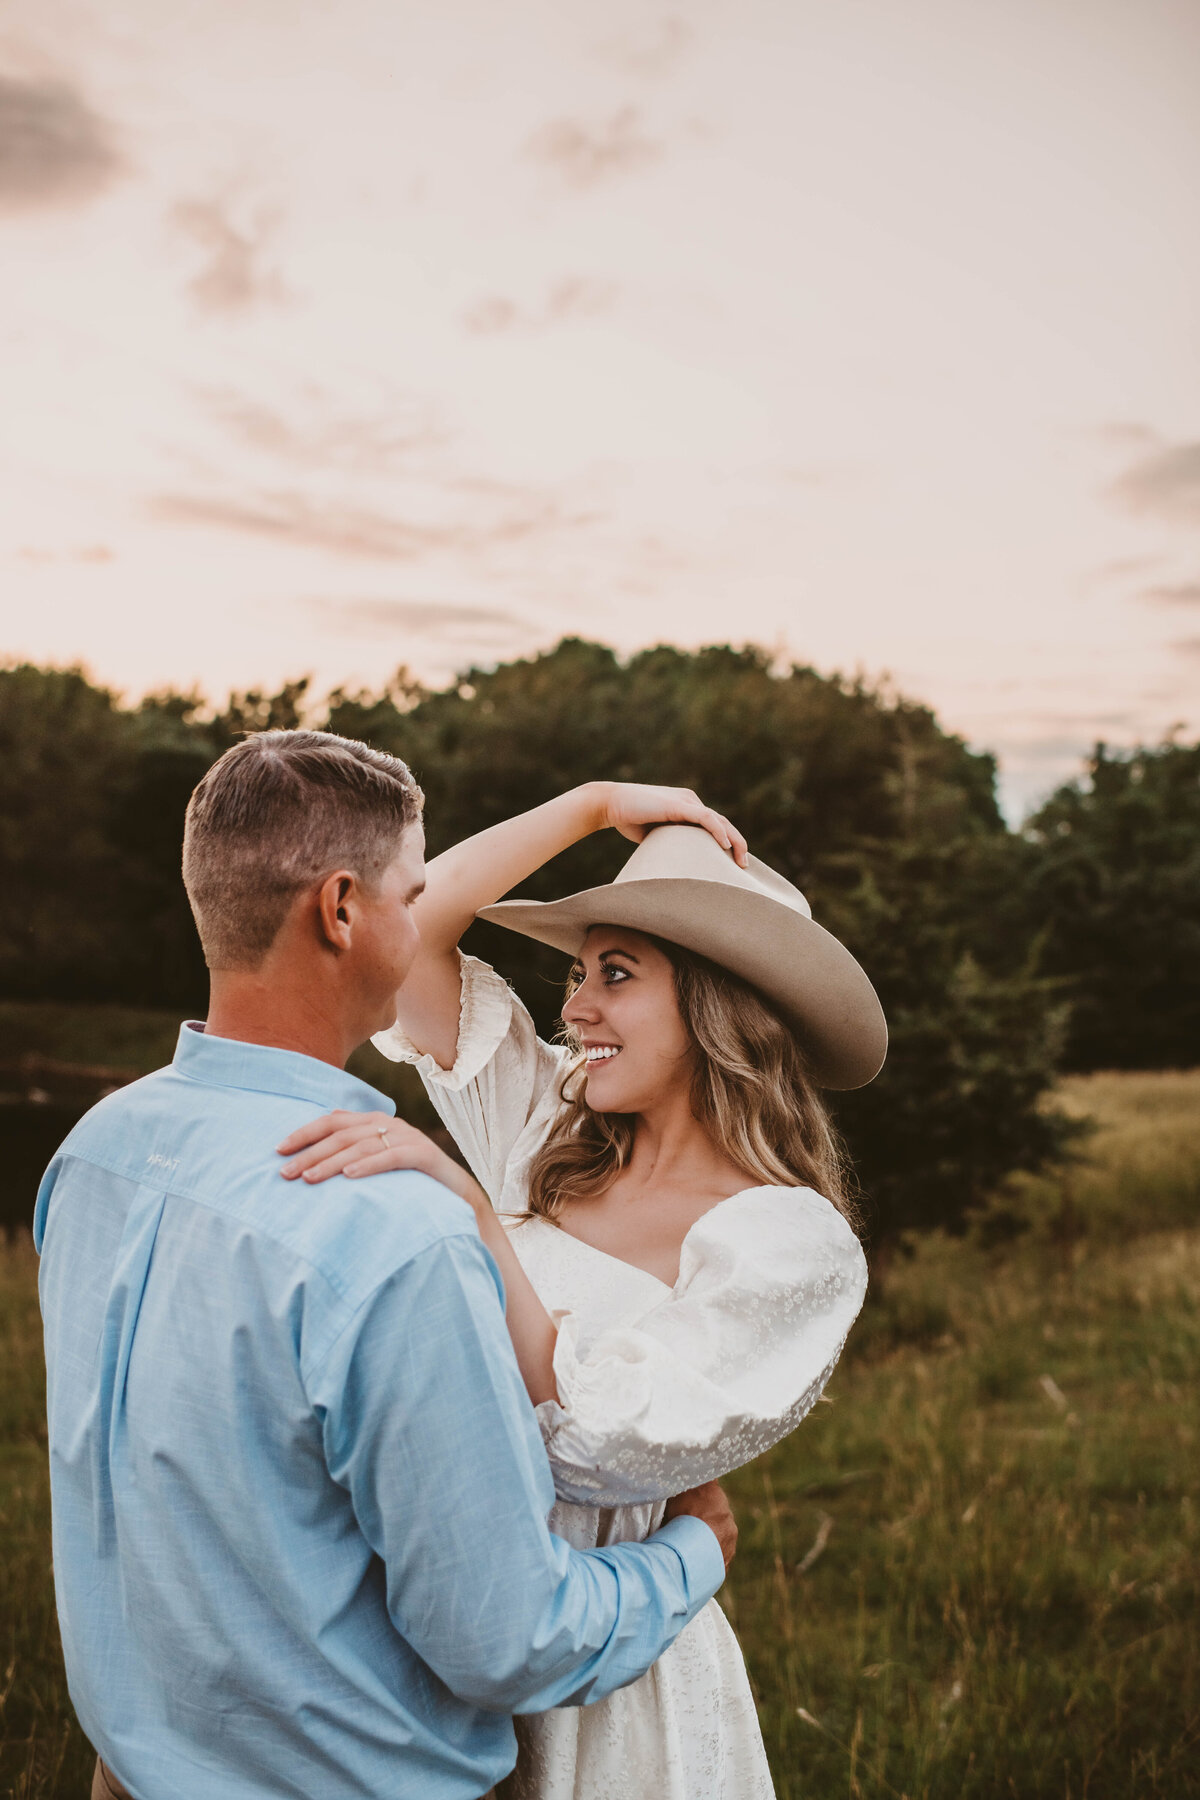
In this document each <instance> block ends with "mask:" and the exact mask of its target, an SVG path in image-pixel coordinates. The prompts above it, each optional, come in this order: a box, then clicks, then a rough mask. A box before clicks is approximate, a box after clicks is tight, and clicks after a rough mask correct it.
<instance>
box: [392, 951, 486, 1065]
mask: <svg viewBox="0 0 1200 1800" xmlns="http://www.w3.org/2000/svg"><path fill="white" fill-rule="evenodd" d="M458 963H459V969H460V972H461V980H462V999H461V1002H460V1006H459V1014H458V1042H457V1045H456V1047H455V1052H454V1063H453V1066H452V1067H451V1068H449V1069H443V1068H442V1066H441V1064H440V1063H438V1062H435V1061H434V1059H433V1057H432V1056H430V1055H429V1053H428V1051H425V1052H422V1051H420V1050H418V1049H417V1048H416V1046H415V1045H414V1044H413V1042H412V1040H411V1038H409V1037H408V1036H407V1035H406V1034H405V1033H404V1032H403V1031H402V1030H401V1028H400V1026H399V1024H398V1023H397V1024H395V1025H392V1026H391V1027H390V1028H389V1029H388V1030H387V1031H380V1032H377V1033H376V1034H375V1036H374V1037H373V1038H372V1039H371V1042H372V1043H373V1044H374V1046H375V1048H376V1049H377V1050H379V1051H381V1052H382V1054H383V1055H384V1056H386V1057H387V1058H388V1060H389V1061H390V1062H406V1063H411V1064H412V1065H413V1066H414V1068H415V1069H416V1071H417V1073H418V1075H420V1077H421V1079H422V1081H424V1082H427V1083H428V1084H429V1085H430V1086H432V1087H439V1088H446V1089H448V1090H449V1091H450V1092H451V1093H456V1092H457V1091H458V1090H459V1089H460V1088H464V1087H466V1086H467V1084H468V1082H471V1081H474V1080H475V1077H476V1076H477V1075H478V1074H479V1073H480V1071H481V1070H482V1069H484V1068H486V1067H487V1065H488V1063H489V1062H491V1060H492V1058H493V1056H495V1054H496V1051H497V1050H498V1049H499V1048H500V1045H501V1044H502V1043H503V1042H504V1040H505V1038H506V1037H507V1036H508V1028H509V1026H510V1024H511V1023H512V1009H513V992H512V989H511V988H510V987H509V985H508V983H507V982H506V981H505V979H504V977H503V976H502V975H497V973H496V971H495V969H493V968H491V967H489V965H488V964H487V963H485V962H480V961H479V959H478V957H475V956H467V955H465V954H464V953H463V951H461V950H460V951H459V953H458Z"/></svg>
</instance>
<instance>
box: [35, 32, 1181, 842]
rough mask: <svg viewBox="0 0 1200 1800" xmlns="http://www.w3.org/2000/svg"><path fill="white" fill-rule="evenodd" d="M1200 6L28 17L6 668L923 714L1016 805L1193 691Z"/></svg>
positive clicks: (143, 681)
mask: <svg viewBox="0 0 1200 1800" xmlns="http://www.w3.org/2000/svg"><path fill="white" fill-rule="evenodd" d="M1198 69H1200V9H1197V8H1196V7H1195V6H1194V5H1191V4H1188V3H1187V0H1139V4H1137V5H1130V4H1128V0H1126V3H1124V4H1121V3H1119V0H1096V4H1094V5H1092V6H1090V7H1089V8H1087V9H1079V8H1070V7H1067V6H1065V5H1063V4H1060V3H1058V0H1055V3H1053V4H1050V5H1047V4H1045V3H1044V0H1009V3H1008V4H1005V5H1004V6H992V7H989V8H974V7H973V8H968V7H964V6H962V5H954V4H950V0H909V4H907V5H905V6H896V5H894V4H887V3H886V0H854V3H852V4H847V5H842V6H838V7H822V6H817V5H815V4H809V3H808V0H798V3H795V4H785V3H784V0H741V4H738V5H736V6H735V5H733V4H732V0H696V3H695V4H686V5H683V6H681V7H679V8H677V9H675V10H674V11H673V12H670V13H664V14H656V13H652V12H648V11H647V10H646V9H645V8H643V7H638V6H633V5H629V4H625V3H622V4H619V5H611V6H609V7H606V8H604V9H597V8H593V7H588V8H585V7H583V6H579V5H575V4H561V3H560V4H555V5H550V4H543V3H539V0H514V4H512V5H510V6H506V7H502V8H501V7H494V6H484V5H480V4H477V3H476V0H452V3H451V4H442V5H438V6H434V5H432V4H419V3H415V0H407V3H405V4H399V5H397V4H382V3H381V0H339V3H337V4H335V3H334V0H287V3H286V4H284V3H283V0H238V3H237V4H233V3H232V0H208V3H207V4H203V5H202V4H199V0H125V3H124V4H122V5H120V6H108V5H105V4H102V3H101V0H13V4H10V5H9V6H8V7H6V9H5V11H4V13H3V15H2V18H0V269H2V270H3V278H2V279H0V358H2V361H0V465H2V470H3V478H2V481H0V608H2V623H3V633H2V636H0V654H3V655H5V656H9V657H19V658H30V659H33V660H36V661H39V662H49V661H53V662H69V661H75V660H82V661H83V662H85V663H86V664H87V666H88V667H89V668H90V669H91V671H92V672H93V673H94V675H95V676H96V677H97V678H99V679H102V680H104V681H106V682H108V683H110V684H112V685H114V686H116V687H117V688H119V689H122V690H124V691H125V692H126V693H127V694H129V695H136V694H139V693H141V692H143V691H145V690H146V689H149V688H155V687H161V686H164V685H167V684H171V685H174V686H176V687H183V688H187V687H190V686H192V685H198V686H199V687H201V688H203V689H204V690H205V691H207V692H208V693H209V694H211V695H213V696H215V697H223V695H224V694H225V693H226V692H227V691H228V689H229V688H230V687H232V686H238V687H246V686H250V685H262V684H268V685H271V684H278V683H279V682H281V681H282V680H283V679H284V678H286V677H288V676H293V675H297V674H303V673H309V672H311V673H312V674H313V675H314V676H315V678H316V680H317V683H318V685H319V686H330V685H332V684H334V683H348V684H351V685H357V684H360V683H361V684H366V685H369V686H374V687H378V686H380V685H382V683H383V681H384V680H385V679H386V677H387V676H388V675H389V674H390V673H391V672H392V671H393V670H394V669H395V667H396V666H397V665H398V664H399V663H407V664H408V665H410V666H411V667H412V668H413V669H414V671H415V672H416V673H417V674H419V675H421V676H423V677H424V678H426V679H428V680H432V681H442V680H445V679H446V678H448V676H449V675H450V674H452V673H453V672H454V671H456V670H458V669H461V668H464V667H466V666H467V665H469V664H470V663H472V662H475V663H489V662H495V661H496V660H499V659H503V658H507V657H510V656H514V655H521V654H526V653H528V652H530V651H533V650H536V649H538V648H541V647H545V646H548V645H550V644H552V643H553V642H555V641H556V640H557V639H558V638H559V637H560V636H562V635H563V634H565V633H571V634H577V635H580V636H586V637H595V638H599V639H602V640H604V641H605V642H609V643H612V644H614V645H615V646H617V647H618V648H619V649H622V650H626V651H627V650H632V649H634V648H636V647H638V646H640V645H644V644H647V643H652V642H656V641H660V640H670V641H673V642H676V643H679V644H681V645H685V646H694V645H697V644H700V643H704V642H712V641H731V642H734V643H741V642H745V641H754V642H758V643H762V644H764V645H766V646H768V647H769V648H773V649H775V650H777V651H778V653H779V654H780V655H781V656H783V657H791V658H793V659H795V660H797V661H800V662H812V663H814V664H815V665H816V666H817V667H818V668H821V669H823V670H832V669H841V670H844V671H846V672H848V673H852V672H854V671H856V670H859V669H861V670H862V671H864V672H865V673H866V674H867V675H868V676H871V677H878V676H882V675H884V674H885V673H886V674H888V675H890V677H891V678H892V680H893V681H894V682H895V684H896V685H897V686H898V687H899V688H900V689H901V690H903V691H905V692H907V693H909V694H912V695H914V696H916V697H918V698H921V699H924V700H927V701H928V702H929V703H930V704H931V705H933V706H934V707H935V708H936V709H937V711H938V713H939V715H940V716H941V718H942V720H943V721H944V723H945V724H946V725H947V726H948V727H949V728H950V729H952V730H955V731H959V732H961V733H962V734H964V735H965V736H966V737H967V738H968V739H969V740H970V741H971V742H972V743H973V744H976V745H978V746H980V747H988V748H992V749H995V750H997V751H998V752H999V753H1000V754H1001V757H1002V760H1003V768H1004V779H1005V791H1006V794H1007V797H1008V801H1009V805H1010V810H1012V811H1013V812H1014V814H1016V813H1019V812H1020V810H1021V809H1022V807H1023V806H1024V805H1025V804H1026V803H1027V802H1028V801H1029V800H1030V799H1032V798H1033V797H1036V796H1037V795H1038V794H1040V793H1041V792H1043V791H1044V790H1045V789H1046V788H1047V787H1048V786H1049V785H1050V784H1051V783H1052V782H1053V781H1054V780H1056V779H1059V778H1061V777H1062V776H1064V775H1065V774H1067V773H1070V772H1072V771H1073V770H1074V769H1075V767H1076V766H1077V764H1078V760H1079V757H1080V756H1081V754H1083V753H1084V752H1086V750H1087V749H1088V748H1089V747H1090V745H1091V743H1092V742H1093V740H1094V739H1096V738H1098V737H1100V738H1105V739H1107V740H1109V741H1110V742H1114V743H1127V742H1132V741H1135V740H1137V739H1155V738H1157V737H1159V736H1160V735H1161V734H1162V733H1163V732H1164V731H1166V730H1167V729H1168V728H1170V727H1171V726H1172V725H1174V724H1176V723H1182V724H1183V725H1184V726H1185V728H1187V729H1189V730H1192V731H1194V730H1195V729H1196V725H1197V713H1198V711H1200V709H1198V708H1197V705H1196V695H1197V691H1198V689H1200V330H1198V323H1197V322H1198V321H1200V242H1198V237H1197V233H1196V230H1195V218H1196V214H1197V201H1198V190H1200V104H1198V101H1200V93H1198V91H1197V90H1198V81H1200V77H1198V75H1197V70H1198Z"/></svg>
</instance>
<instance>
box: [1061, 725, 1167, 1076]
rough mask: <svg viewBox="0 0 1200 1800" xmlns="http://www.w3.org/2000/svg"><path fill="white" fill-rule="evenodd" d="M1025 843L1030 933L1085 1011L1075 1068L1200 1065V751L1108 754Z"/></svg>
mask: <svg viewBox="0 0 1200 1800" xmlns="http://www.w3.org/2000/svg"><path fill="white" fill-rule="evenodd" d="M1026 836H1027V838H1028V839H1029V843H1030V846H1031V851H1032V854H1031V857H1030V867H1029V871H1028V875H1027V889H1026V891H1027V906H1028V929H1029V931H1030V934H1031V935H1032V934H1033V933H1035V932H1036V933H1039V934H1040V936H1041V939H1042V951H1041V967H1042V969H1043V970H1044V971H1045V973H1046V974H1047V975H1049V976H1052V977H1054V978H1056V979H1057V980H1059V981H1060V982H1061V983H1062V984H1063V985H1064V989H1065V991H1066V992H1068V993H1069V994H1070V996H1071V998H1072V1000H1073V1008H1072V1016H1071V1023H1070V1029H1069V1034H1068V1040H1067V1051H1066V1055H1067V1060H1068V1062H1069V1064H1070V1066H1071V1067H1072V1068H1077V1069H1100V1068H1123V1069H1130V1068H1133V1069H1139V1068H1171V1067H1179V1068H1184V1067H1191V1066H1192V1065H1193V1064H1194V1063H1196V1062H1197V1061H1200V744H1190V745H1188V744H1177V743H1174V742H1166V743H1163V744H1160V745H1157V746H1155V747H1152V748H1139V749H1136V750H1132V751H1125V752H1114V751H1111V750H1109V749H1108V748H1107V747H1106V746H1105V745H1104V744H1098V745H1097V746H1096V749H1095V752H1094V754H1093V756H1092V758H1091V760H1090V761H1089V763H1088V767H1087V772H1086V775H1085V776H1084V777H1083V778H1082V779H1081V780H1078V781H1072V782H1068V783H1067V784H1066V785H1065V786H1063V787H1060V788H1059V789H1058V790H1057V792H1056V793H1054V794H1052V795H1051V796H1050V798H1049V799H1048V800H1047V801H1046V802H1045V804H1044V805H1043V806H1041V807H1040V808H1039V810H1038V811H1037V812H1036V813H1035V814H1034V816H1033V818H1032V819H1031V820H1030V821H1029V823H1028V825H1027V827H1026Z"/></svg>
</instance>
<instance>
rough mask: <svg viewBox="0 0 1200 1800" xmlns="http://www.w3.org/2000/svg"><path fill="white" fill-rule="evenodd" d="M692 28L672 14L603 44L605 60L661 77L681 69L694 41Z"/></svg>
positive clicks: (626, 70)
mask: <svg viewBox="0 0 1200 1800" xmlns="http://www.w3.org/2000/svg"><path fill="white" fill-rule="evenodd" d="M695 36H696V34H695V32H694V31H693V30H692V27H691V26H690V25H688V24H685V22H684V21H683V20H682V19H681V18H679V17H678V16H677V15H676V14H674V13H672V14H670V15H668V17H666V18H665V19H660V20H658V22H657V24H654V25H651V24H649V23H648V22H647V23H645V24H644V25H643V26H642V27H641V28H640V29H635V30H633V31H630V32H628V33H626V34H625V35H624V36H622V37H618V38H609V39H608V40H607V41H606V42H605V43H603V44H601V45H600V47H599V48H600V55H601V56H602V57H603V59H604V61H605V62H607V63H611V64H612V65H613V66H614V67H615V68H618V69H621V70H622V71H623V72H624V73H625V74H627V75H641V76H647V77H649V78H650V79H658V78H661V77H662V76H664V75H670V74H671V73H672V71H673V70H674V69H676V68H678V66H679V63H680V61H681V60H682V58H683V57H684V56H686V54H687V52H688V50H689V49H690V48H691V45H692V43H693V42H694V40H695Z"/></svg>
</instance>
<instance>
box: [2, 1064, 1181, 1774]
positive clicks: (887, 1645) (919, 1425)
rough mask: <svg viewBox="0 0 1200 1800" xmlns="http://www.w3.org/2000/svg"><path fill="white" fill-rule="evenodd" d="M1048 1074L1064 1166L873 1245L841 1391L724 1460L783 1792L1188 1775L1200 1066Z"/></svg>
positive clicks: (44, 1691) (31, 1550)
mask: <svg viewBox="0 0 1200 1800" xmlns="http://www.w3.org/2000/svg"><path fill="white" fill-rule="evenodd" d="M1063 1097H1064V1099H1065V1102H1066V1104H1067V1105H1069V1106H1070V1107H1072V1108H1073V1109H1075V1110H1079V1111H1081V1112H1084V1113H1087V1114H1090V1115H1091V1116H1093V1117H1095V1118H1096V1120H1097V1122H1098V1123H1097V1130H1096V1131H1095V1133H1094V1134H1093V1136H1092V1137H1091V1138H1090V1140H1089V1141H1088V1143H1087V1144H1086V1145H1085V1147H1084V1156H1085V1158H1086V1160H1085V1161H1082V1162H1081V1163H1079V1164H1078V1165H1077V1166H1076V1167H1075V1168H1073V1169H1072V1170H1070V1171H1069V1172H1068V1173H1067V1175H1066V1176H1065V1177H1063V1178H1060V1179H1057V1180H1051V1179H1044V1180H1039V1181H1025V1182H1021V1183H1015V1184H1013V1188H1012V1190H1011V1192H1010V1193H1008V1194H1007V1195H1006V1196H1004V1197H1002V1199H1001V1200H1000V1201H998V1202H997V1206H996V1208H995V1209H994V1211H993V1215H992V1216H991V1217H988V1218H985V1219H983V1220H982V1221H981V1222H980V1226H979V1229H978V1230H977V1231H976V1232H975V1234H974V1235H973V1236H972V1237H971V1238H968V1239H966V1240H963V1241H951V1240H947V1239H944V1238H941V1237H936V1236H935V1237H931V1238H928V1239H926V1240H924V1241H923V1242H922V1243H921V1244H919V1245H918V1246H917V1247H916V1249H915V1250H914V1253H913V1254H912V1256H911V1257H910V1258H901V1259H898V1260H897V1261H895V1262H894V1263H893V1264H892V1265H891V1267H890V1268H889V1271H888V1273H887V1277H886V1280H885V1281H884V1283H883V1284H882V1287H881V1288H879V1289H876V1290H874V1291H873V1292H872V1294H871V1295H870V1296H869V1297H868V1301H867V1306H866V1309H865V1312H864V1315H863V1318H862V1320H861V1322H860V1325H859V1327H858V1328H857V1329H856V1332H855V1334H854V1336H853V1338H852V1340H851V1345H850V1347H849V1349H848V1351H847V1354H846V1356H845V1358H844V1359H843V1363H842V1365H841V1368H840V1369H839V1371H838V1373H837V1376H836V1377H835V1380H834V1383H833V1385H832V1387H831V1390H830V1399H831V1402H832V1403H831V1404H830V1405H828V1406H820V1407H818V1408H817V1409H816V1412H815V1413H814V1415H813V1416H812V1417H811V1418H810V1419H809V1420H808V1421H807V1422H806V1423H805V1425H804V1426H803V1427H802V1428H801V1430H800V1431H799V1432H797V1433H796V1434H795V1436H794V1437H793V1438H792V1439H791V1440H790V1441H789V1442H787V1443H785V1444H783V1445H781V1446H780V1447H779V1448H778V1449H777V1450H776V1451H774V1452H773V1453H772V1454H771V1455H770V1456H768V1457H765V1458H763V1459H762V1460H761V1461H760V1462H759V1463H757V1464H755V1465H754V1466H752V1467H751V1468H749V1469H746V1470H743V1471H741V1472H740V1473H739V1474H738V1475H737V1476H735V1477H733V1478H732V1479H731V1481H730V1483H729V1486H730V1489H731V1492H732V1494H733V1497H734V1501H735V1504H736V1507H737V1510H738V1515H739V1519H740V1523H741V1542H740V1547H739V1554H738V1558H737V1561H736V1563H735V1564H734V1569H733V1574H732V1576H731V1579H730V1581H729V1582H728V1584H727V1586H726V1589H725V1592H724V1596H723V1598H724V1600H725V1603H726V1606H727V1608H728V1611H729V1613H730V1616H731V1617H732V1618H733V1620H734V1622H735V1625H736V1627H737V1629H738V1632H739V1635H740V1637H741V1639H742V1643H743V1646H744V1648H745V1650H746V1655H747V1661H748V1663H749V1666H750V1670H751V1675H752V1678H753V1680H754V1684H755V1687H756V1690H757V1693H758V1696H759V1700H760V1704H761V1710H762V1721H763V1729H764V1734H765V1737H766V1741H767V1746H768V1750H769V1753H770V1756H771V1760H772V1765H773V1768H774V1770H775V1776H776V1783H777V1787H778V1792H779V1795H780V1800H801V1796H803V1797H804V1800H833V1797H834V1796H839V1797H840V1796H856V1795H858V1796H869V1797H870V1800H875V1797H876V1796H879V1797H880V1800H895V1797H896V1796H901V1795H903V1796H907V1797H908V1800H951V1797H953V1800H971V1797H974V1796H978V1797H980V1800H982V1797H984V1796H986V1797H987V1800H993V1797H994V1796H1005V1797H1007V1800H1041V1797H1043V1796H1044V1797H1046V1800H1051V1797H1054V1800H1142V1797H1143V1796H1144V1797H1145V1800H1150V1797H1152V1796H1153V1797H1154V1800H1160V1797H1161V1800H1180V1797H1186V1796H1191V1795H1197V1794H1200V1679H1198V1677H1200V1642H1198V1636H1197V1625H1196V1620H1197V1616H1198V1608H1197V1600H1198V1598H1200V1596H1198V1593H1197V1588H1198V1585H1200V1584H1198V1579H1197V1570H1198V1560H1197V1552H1198V1549H1200V1543H1198V1525H1200V1518H1198V1508H1200V1496H1198V1494H1197V1481H1196V1469H1197V1466H1198V1465H1200V1457H1198V1455H1197V1412H1196V1404H1195V1385H1196V1370H1197V1359H1198V1353H1200V1224H1198V1213H1200V1071H1195V1072H1192V1073H1186V1074H1179V1075H1172V1074H1164V1075H1141V1074H1136V1075H1097V1076H1091V1077H1087V1078H1082V1077H1081V1078H1075V1079H1072V1080H1070V1081H1068V1082H1066V1083H1065V1084H1064V1087H1063ZM1018 1227H1024V1229H1023V1230H1020V1231H1018ZM1014 1232H1016V1233H1017V1234H1016V1235H1014ZM34 1280H35V1265H34V1258H33V1254H32V1251H31V1249H30V1248H29V1247H28V1246H27V1245H25V1246H20V1245H18V1246H16V1247H14V1248H13V1249H11V1250H10V1251H9V1252H8V1254H7V1255H6V1256H3V1257H0V1353H2V1354H3V1357H4V1365H3V1366H4V1369H5V1372H6V1375H7V1380H6V1382H5V1384H4V1388H3V1390H2V1391H0V1529H2V1530H3V1533H4V1544H5V1555H4V1557H3V1559H0V1621H2V1623H0V1695H2V1696H3V1698H2V1700H0V1795H6V1796H12V1797H16V1796H20V1800H59V1797H62V1800H66V1796H77V1795H80V1794H83V1793H85V1792H86V1785H85V1784H86V1780H87V1771H88V1766H89V1763H90V1754H89V1752H88V1750H87V1748H86V1745H85V1744H84V1742H83V1739H82V1737H81V1735H80V1733H79V1730H78V1727H77V1726H76V1725H75V1724H74V1721H73V1718H72V1716H71V1712H70V1706H69V1702H68V1700H67V1696H66V1693H65V1689H64V1684H63V1679H62V1672H61V1663H60V1660H59V1655H58V1646H57V1639H56V1634H55V1628H54V1619H53V1605H52V1594H51V1583H50V1571H49V1546H48V1534H47V1524H46V1519H47V1500H48V1494H47V1483H46V1473H45V1432H44V1425H43V1422H42V1413H41V1366H40V1332H39V1326H38V1320H37V1310H36V1300H35V1294H34ZM314 1800H316V1797H314ZM630 1800H642V1797H641V1796H630ZM645 1800H651V1797H649V1796H647V1797H645ZM696 1800H707V1797H702V1796H697V1797H696Z"/></svg>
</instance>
